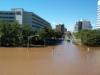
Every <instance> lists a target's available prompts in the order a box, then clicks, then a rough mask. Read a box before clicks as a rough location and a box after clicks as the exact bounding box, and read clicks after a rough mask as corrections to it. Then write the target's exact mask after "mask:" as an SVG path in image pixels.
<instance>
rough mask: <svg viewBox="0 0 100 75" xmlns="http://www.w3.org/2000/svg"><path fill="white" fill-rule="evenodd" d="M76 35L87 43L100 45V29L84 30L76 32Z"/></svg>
mask: <svg viewBox="0 0 100 75" xmlns="http://www.w3.org/2000/svg"><path fill="white" fill-rule="evenodd" d="M75 36H76V38H79V39H81V42H82V43H83V44H85V45H90V46H100V30H82V31H80V32H77V33H75Z"/></svg>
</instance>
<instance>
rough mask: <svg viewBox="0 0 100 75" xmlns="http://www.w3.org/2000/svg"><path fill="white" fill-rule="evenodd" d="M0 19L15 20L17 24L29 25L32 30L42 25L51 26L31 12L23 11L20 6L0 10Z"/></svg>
mask: <svg viewBox="0 0 100 75" xmlns="http://www.w3.org/2000/svg"><path fill="white" fill-rule="evenodd" d="M0 20H2V21H6V22H14V21H17V22H18V23H19V24H21V25H22V24H28V25H31V26H32V28H33V30H37V29H39V28H43V27H51V25H50V23H49V22H47V21H46V20H44V19H43V18H41V17H39V16H38V15H36V14H35V13H33V12H28V11H24V9H22V8H14V9H11V11H0Z"/></svg>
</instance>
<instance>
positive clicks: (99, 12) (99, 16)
mask: <svg viewBox="0 0 100 75" xmlns="http://www.w3.org/2000/svg"><path fill="white" fill-rule="evenodd" d="M97 6H98V7H97V28H99V29H100V0H98V3H97Z"/></svg>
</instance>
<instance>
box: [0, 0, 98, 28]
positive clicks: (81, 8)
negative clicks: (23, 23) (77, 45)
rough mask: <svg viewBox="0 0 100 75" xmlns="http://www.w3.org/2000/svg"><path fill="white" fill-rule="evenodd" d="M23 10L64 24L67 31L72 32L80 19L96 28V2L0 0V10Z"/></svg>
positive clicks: (79, 0) (83, 0)
mask: <svg viewBox="0 0 100 75" xmlns="http://www.w3.org/2000/svg"><path fill="white" fill-rule="evenodd" d="M11 8H24V9H25V10H27V11H32V12H34V13H36V14H37V15H39V16H41V17H43V18H44V19H45V20H47V21H49V22H50V23H51V24H52V26H53V28H54V27H55V24H58V23H64V24H65V26H66V27H67V29H68V30H73V27H74V25H75V22H76V21H78V20H80V19H87V20H90V21H91V23H92V25H93V27H94V28H96V13H97V11H96V10H97V2H96V0H0V10H10V9H11Z"/></svg>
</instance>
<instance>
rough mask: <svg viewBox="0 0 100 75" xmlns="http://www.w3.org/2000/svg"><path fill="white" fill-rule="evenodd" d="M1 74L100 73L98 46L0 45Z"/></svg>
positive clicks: (83, 74) (64, 43)
mask: <svg viewBox="0 0 100 75" xmlns="http://www.w3.org/2000/svg"><path fill="white" fill-rule="evenodd" d="M0 75H100V48H93V47H90V48H88V47H85V46H75V45H73V44H72V43H67V42H63V43H62V44H61V45H58V46H55V47H53V46H50V47H45V48H41V47H40V48H0Z"/></svg>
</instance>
